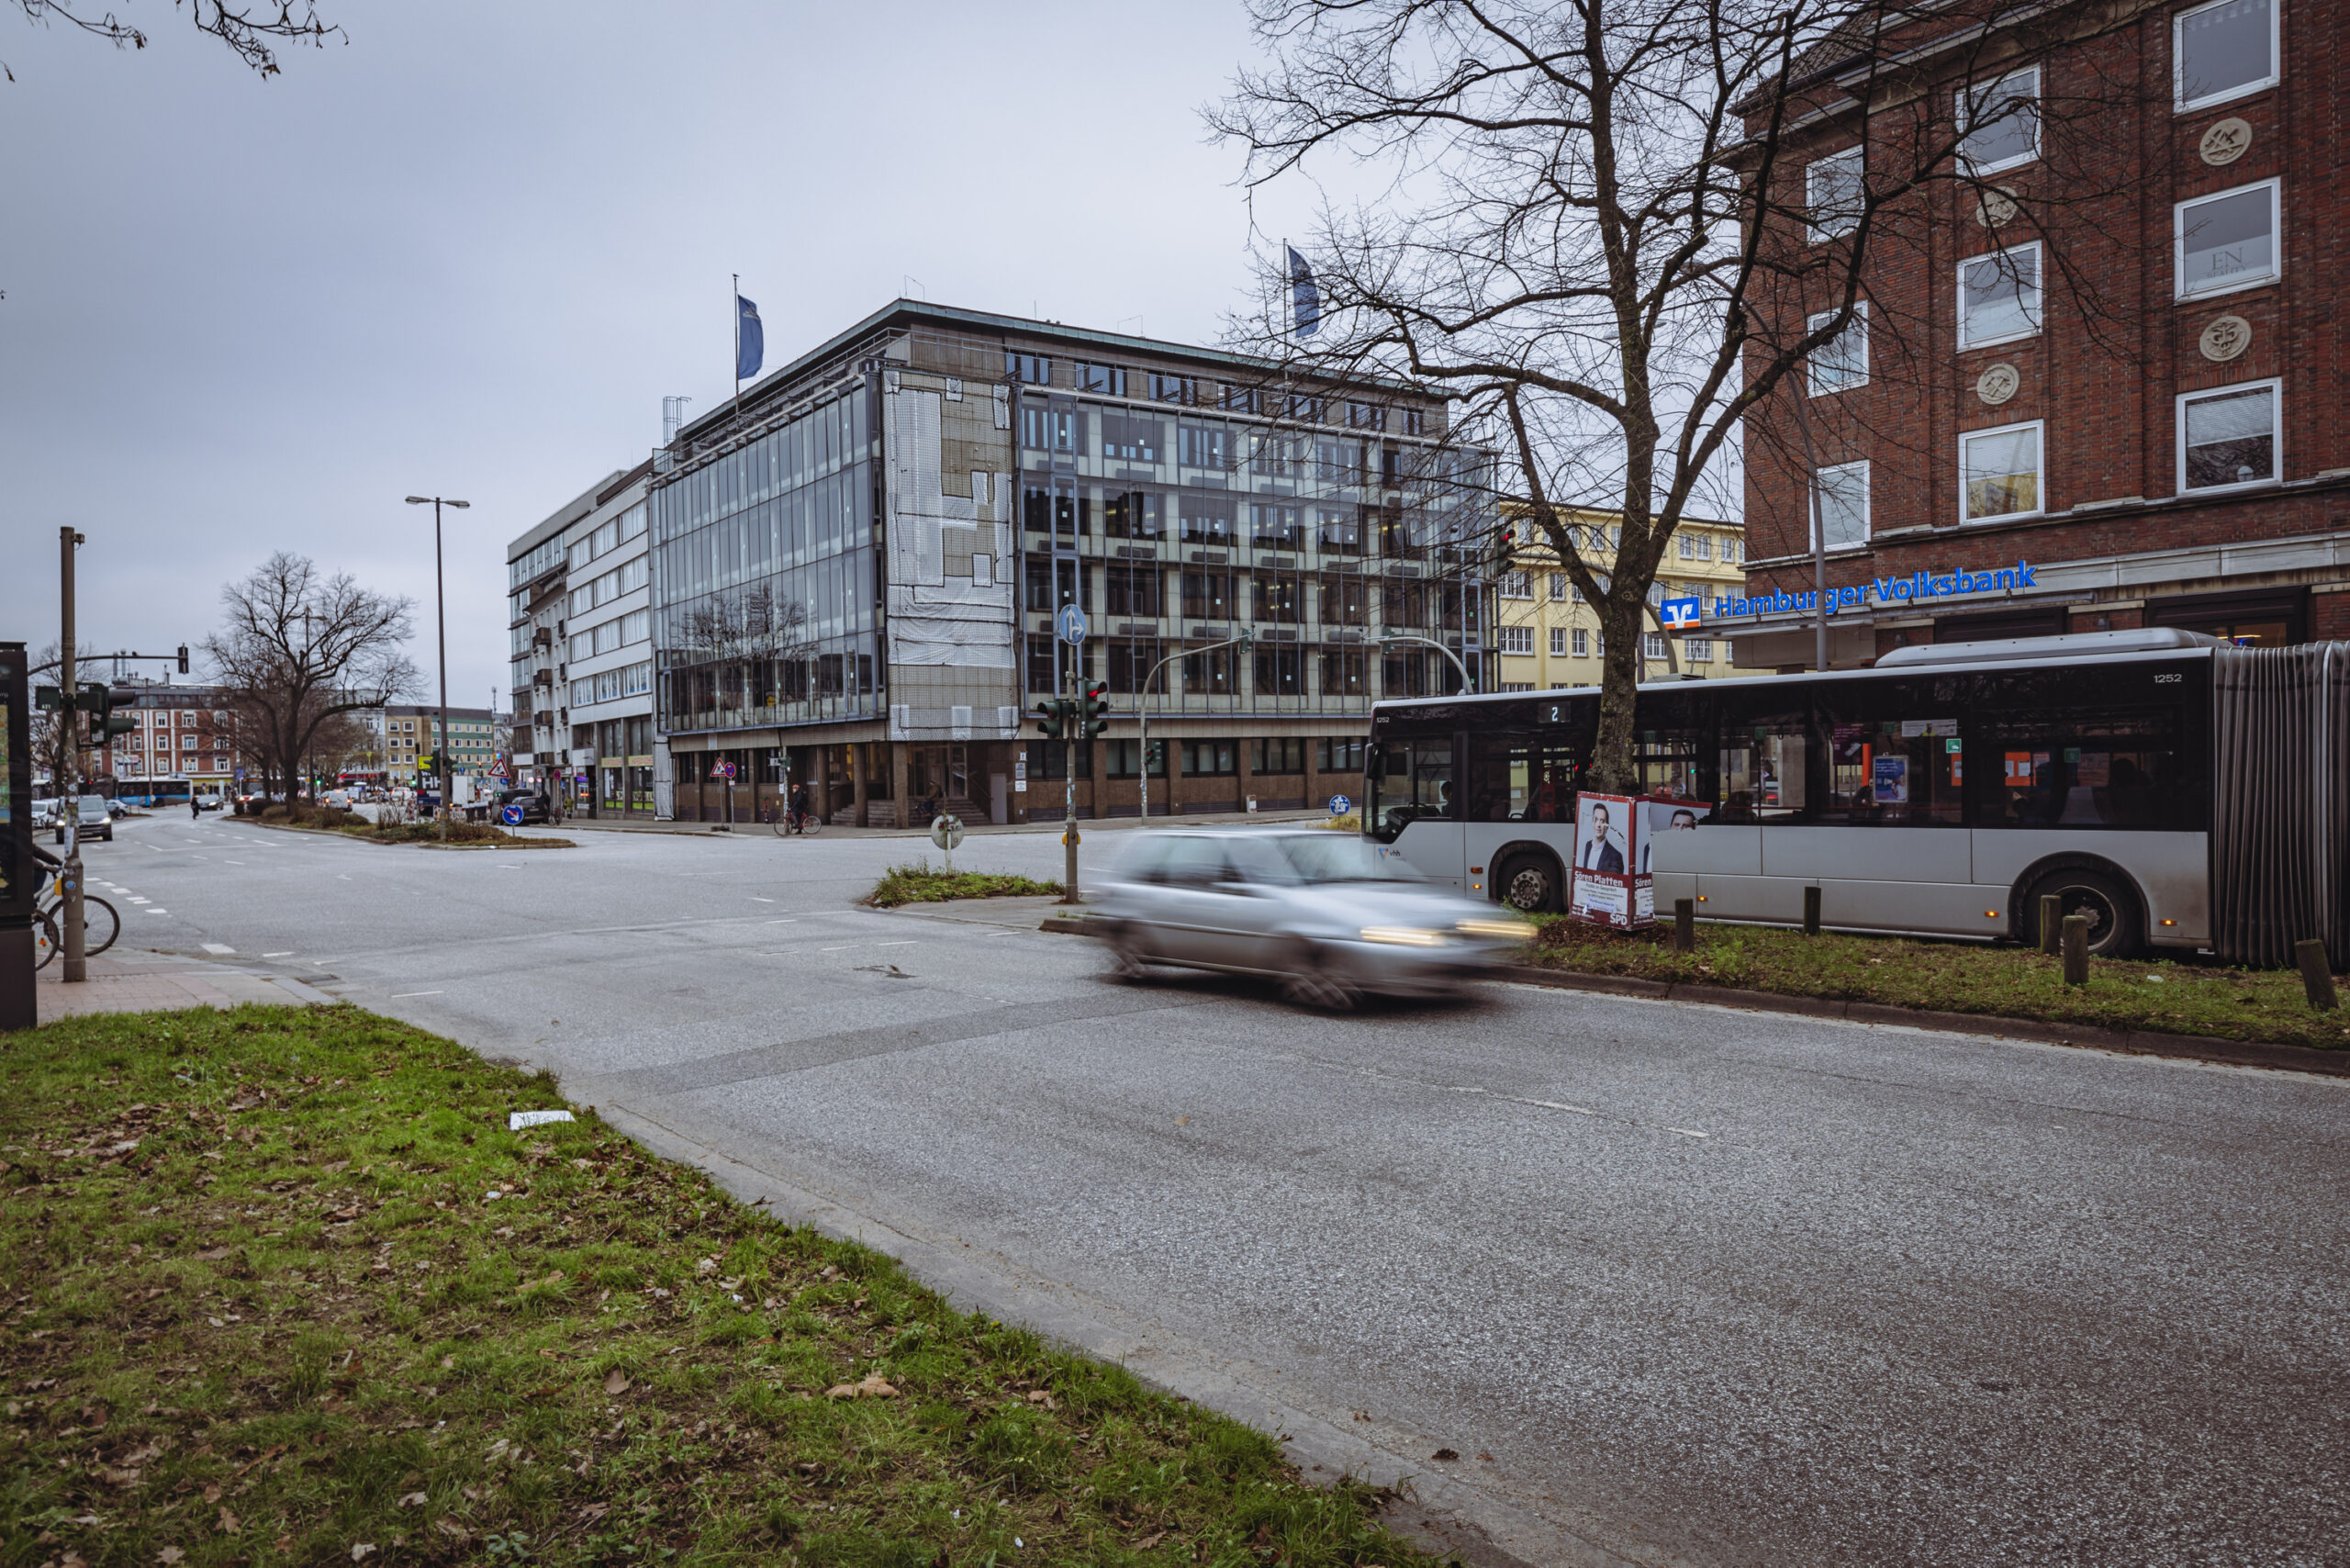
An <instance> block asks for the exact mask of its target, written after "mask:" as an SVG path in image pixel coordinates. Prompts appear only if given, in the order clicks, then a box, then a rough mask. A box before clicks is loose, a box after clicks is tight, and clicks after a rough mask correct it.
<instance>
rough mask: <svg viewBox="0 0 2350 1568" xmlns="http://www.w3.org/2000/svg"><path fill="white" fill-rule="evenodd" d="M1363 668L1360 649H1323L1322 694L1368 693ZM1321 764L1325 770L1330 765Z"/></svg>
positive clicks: (1354, 695)
mask: <svg viewBox="0 0 2350 1568" xmlns="http://www.w3.org/2000/svg"><path fill="white" fill-rule="evenodd" d="M1364 669H1365V664H1364V659H1363V655H1362V653H1361V650H1360V649H1356V648H1327V649H1325V650H1324V651H1323V654H1322V695H1323V696H1325V697H1362V696H1366V695H1368V694H1369V692H1370V690H1371V688H1370V686H1369V685H1368V684H1367V677H1366V676H1365V674H1364ZM1332 744H1339V743H1332ZM1357 744H1358V745H1360V743H1359V742H1358V743H1357ZM1357 761H1358V764H1360V758H1358V759H1357ZM1322 766H1323V767H1324V768H1325V769H1327V768H1328V767H1330V764H1328V763H1327V762H1325V763H1324V764H1323V765H1322Z"/></svg>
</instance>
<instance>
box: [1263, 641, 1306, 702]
mask: <svg viewBox="0 0 2350 1568" xmlns="http://www.w3.org/2000/svg"><path fill="white" fill-rule="evenodd" d="M1304 689H1305V651H1304V649H1302V648H1300V647H1298V646H1297V645H1296V644H1288V645H1286V646H1279V645H1277V646H1273V647H1267V646H1266V645H1265V644H1261V643H1259V644H1258V645H1257V695H1258V696H1259V697H1295V696H1297V695H1299V694H1300V693H1302V692H1304Z"/></svg>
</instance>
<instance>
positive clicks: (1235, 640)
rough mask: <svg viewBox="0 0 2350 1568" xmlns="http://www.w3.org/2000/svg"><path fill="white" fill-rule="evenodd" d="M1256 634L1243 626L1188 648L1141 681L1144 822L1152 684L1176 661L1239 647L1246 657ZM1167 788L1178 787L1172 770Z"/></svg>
mask: <svg viewBox="0 0 2350 1568" xmlns="http://www.w3.org/2000/svg"><path fill="white" fill-rule="evenodd" d="M1254 635H1255V633H1252V632H1250V631H1249V630H1248V628H1247V627H1243V628H1241V632H1240V635H1238V636H1237V637H1226V638H1225V640H1224V641H1223V642H1221V643H1210V644H1207V645H1206V646H1204V647H1199V648H1185V649H1183V650H1181V652H1179V653H1172V654H1169V655H1167V656H1166V657H1165V658H1163V659H1161V660H1159V661H1158V663H1157V664H1155V665H1153V666H1150V673H1149V674H1148V675H1146V676H1144V677H1143V678H1142V695H1141V696H1139V697H1137V698H1136V699H1135V718H1136V721H1137V722H1138V723H1139V726H1140V728H1141V731H1142V738H1141V740H1139V741H1138V742H1136V745H1140V746H1141V747H1142V759H1141V761H1142V773H1141V778H1142V820H1143V821H1144V822H1148V821H1149V820H1150V710H1149V709H1148V708H1147V707H1146V706H1144V704H1145V703H1147V701H1148V700H1150V683H1151V682H1152V681H1154V680H1156V679H1158V672H1159V671H1160V670H1163V669H1165V668H1166V667H1167V666H1169V665H1171V664H1173V663H1174V662H1175V661H1176V660H1177V659H1188V658H1190V657H1191V656H1192V655H1193V654H1212V653H1214V652H1215V651H1216V650H1217V649H1218V648H1229V647H1231V646H1233V645H1234V644H1238V645H1239V648H1240V652H1241V654H1242V655H1244V656H1245V655H1247V654H1248V643H1249V639H1250V638H1251V637H1252V636H1254ZM1167 788H1168V790H1169V793H1172V792H1173V790H1174V788H1175V774H1174V770H1173V769H1171V768H1170V769H1169V771H1168V775H1167ZM1168 803H1169V806H1172V805H1173V804H1174V802H1173V801H1169V802H1168Z"/></svg>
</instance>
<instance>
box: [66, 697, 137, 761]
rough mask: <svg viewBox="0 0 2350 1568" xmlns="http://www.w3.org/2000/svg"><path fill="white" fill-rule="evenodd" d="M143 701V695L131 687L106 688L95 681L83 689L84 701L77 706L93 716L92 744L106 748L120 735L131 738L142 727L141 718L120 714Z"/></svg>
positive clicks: (91, 726)
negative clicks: (111, 740)
mask: <svg viewBox="0 0 2350 1568" xmlns="http://www.w3.org/2000/svg"><path fill="white" fill-rule="evenodd" d="M138 700H139V693H138V692H137V691H136V690H134V689H131V688H129V687H128V686H116V687H106V686H100V685H98V684H97V683H96V682H95V681H93V682H92V683H91V684H89V685H87V686H84V688H82V700H81V701H80V702H78V703H76V704H75V706H76V707H78V708H80V709H81V711H83V712H84V713H87V714H88V715H89V716H90V729H89V736H90V741H89V744H90V745H94V746H103V745H106V742H107V741H108V740H109V739H111V738H112V737H114V736H116V735H127V734H129V733H130V732H131V731H133V730H135V729H137V728H138V727H139V721H138V719H137V718H135V717H134V716H132V715H131V714H129V713H128V712H122V711H117V710H121V709H127V708H129V707H130V706H131V705H132V704H133V703H135V702H137V701H138Z"/></svg>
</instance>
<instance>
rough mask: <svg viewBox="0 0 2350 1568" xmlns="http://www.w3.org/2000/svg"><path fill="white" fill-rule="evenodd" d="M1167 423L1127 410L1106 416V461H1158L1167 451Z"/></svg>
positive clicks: (1103, 452)
mask: <svg viewBox="0 0 2350 1568" xmlns="http://www.w3.org/2000/svg"><path fill="white" fill-rule="evenodd" d="M1166 432H1167V426H1166V425H1165V424H1164V423H1162V422H1161V421H1159V420H1153V419H1142V418H1136V417H1130V416H1127V415H1125V414H1104V415H1102V462H1104V463H1156V462H1158V459H1159V457H1160V456H1161V455H1162V454H1163V453H1164V450H1165V446H1166V441H1167V433H1166Z"/></svg>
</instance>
